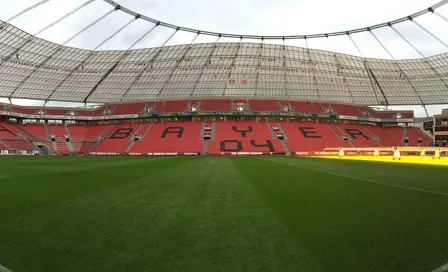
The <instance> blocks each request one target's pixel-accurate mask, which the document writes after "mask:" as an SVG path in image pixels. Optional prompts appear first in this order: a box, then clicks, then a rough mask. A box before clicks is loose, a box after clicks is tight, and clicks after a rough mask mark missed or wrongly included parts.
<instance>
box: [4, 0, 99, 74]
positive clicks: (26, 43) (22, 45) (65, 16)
mask: <svg viewBox="0 0 448 272" xmlns="http://www.w3.org/2000/svg"><path fill="white" fill-rule="evenodd" d="M48 1H49V0H48ZM93 1H95V0H89V1H87V2H85V3H84V4H82V5H80V6H78V7H77V8H75V9H74V10H72V11H70V12H68V13H67V14H65V15H64V16H62V17H61V18H59V19H58V20H56V21H55V22H53V23H50V24H49V25H47V26H45V27H44V28H42V29H41V30H39V31H37V32H36V33H35V34H33V36H34V37H32V38H29V39H27V40H25V41H24V42H23V43H22V44H20V45H19V46H18V47H17V49H15V50H14V52H12V53H11V54H9V55H8V57H6V58H5V59H3V60H1V61H0V66H2V65H3V64H4V63H5V62H7V61H9V60H10V59H11V58H13V57H14V56H16V57H19V55H18V54H19V52H20V51H21V50H22V49H23V48H24V47H25V46H26V45H28V44H29V43H31V42H33V41H34V40H36V39H37V37H36V36H37V35H38V34H41V33H42V32H44V31H45V30H47V29H49V28H50V27H52V26H54V25H55V24H57V23H59V22H61V21H62V20H64V19H65V18H67V17H69V16H70V15H72V14H74V13H76V12H77V11H79V10H80V9H82V8H83V7H85V6H87V5H88V4H90V3H92V2H93ZM43 3H45V2H44V1H42V2H39V3H37V4H36V5H34V6H31V7H30V8H28V9H27V10H25V12H26V11H28V10H31V9H33V8H35V7H37V6H39V5H41V4H43ZM25 12H21V13H20V14H18V15H16V16H14V18H17V17H18V16H20V15H21V14H24V13H25ZM14 18H12V19H14ZM12 19H9V21H10V20H12Z"/></svg>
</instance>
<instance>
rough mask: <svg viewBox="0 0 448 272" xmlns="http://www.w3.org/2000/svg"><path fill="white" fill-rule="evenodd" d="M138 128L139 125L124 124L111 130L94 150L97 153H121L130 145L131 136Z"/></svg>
mask: <svg viewBox="0 0 448 272" xmlns="http://www.w3.org/2000/svg"><path fill="white" fill-rule="evenodd" d="M139 126H140V124H139V123H136V124H132V123H126V124H123V125H122V126H121V127H116V128H113V129H112V130H111V131H110V132H111V133H110V134H109V135H108V136H107V137H106V138H105V139H104V140H103V141H102V142H101V143H100V144H99V145H98V146H97V147H96V148H95V150H94V151H93V152H98V153H122V152H125V150H126V148H127V147H128V146H129V145H130V144H131V139H132V138H131V136H132V135H133V134H134V133H135V131H136V129H137V128H138V127H139Z"/></svg>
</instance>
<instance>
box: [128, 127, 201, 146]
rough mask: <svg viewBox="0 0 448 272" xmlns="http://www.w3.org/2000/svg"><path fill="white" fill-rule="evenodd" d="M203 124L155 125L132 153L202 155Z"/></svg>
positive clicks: (136, 144) (138, 142) (137, 143)
mask: <svg viewBox="0 0 448 272" xmlns="http://www.w3.org/2000/svg"><path fill="white" fill-rule="evenodd" d="M201 126H202V123H201V122H191V121H188V122H165V123H158V122H156V123H153V124H152V126H151V128H150V129H149V131H148V133H147V134H146V136H145V137H144V138H143V139H141V140H139V141H137V142H136V143H135V144H134V145H133V147H132V148H131V150H130V151H129V152H130V153H142V154H146V153H179V154H182V153H200V152H202V149H203V147H204V140H202V139H201Z"/></svg>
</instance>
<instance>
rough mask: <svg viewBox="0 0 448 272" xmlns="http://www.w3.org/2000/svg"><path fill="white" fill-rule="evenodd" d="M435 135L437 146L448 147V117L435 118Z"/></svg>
mask: <svg viewBox="0 0 448 272" xmlns="http://www.w3.org/2000/svg"><path fill="white" fill-rule="evenodd" d="M434 135H435V140H436V144H437V145H441V146H446V145H448V116H436V117H435V118H434Z"/></svg>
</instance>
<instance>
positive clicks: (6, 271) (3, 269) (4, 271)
mask: <svg viewBox="0 0 448 272" xmlns="http://www.w3.org/2000/svg"><path fill="white" fill-rule="evenodd" d="M0 272H12V271H11V270H9V269H8V268H6V267H4V266H3V265H1V264H0Z"/></svg>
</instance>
